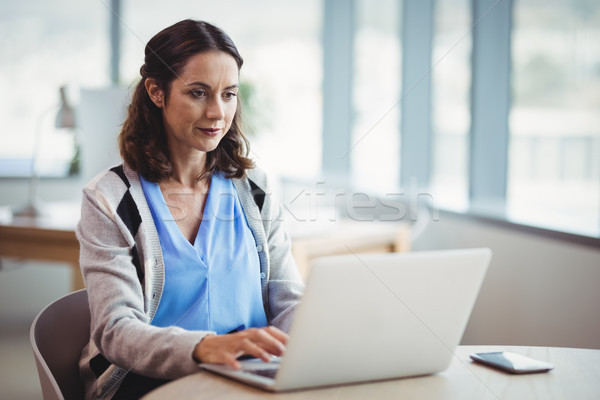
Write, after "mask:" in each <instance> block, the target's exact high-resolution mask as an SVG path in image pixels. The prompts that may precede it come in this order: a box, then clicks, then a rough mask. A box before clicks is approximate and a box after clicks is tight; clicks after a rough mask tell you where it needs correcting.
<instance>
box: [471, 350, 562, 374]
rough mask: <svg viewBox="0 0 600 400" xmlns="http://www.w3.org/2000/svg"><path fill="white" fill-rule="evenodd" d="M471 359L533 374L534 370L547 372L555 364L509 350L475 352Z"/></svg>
mask: <svg viewBox="0 0 600 400" xmlns="http://www.w3.org/2000/svg"><path fill="white" fill-rule="evenodd" d="M470 357H471V359H473V360H474V361H477V362H480V363H482V364H485V365H489V366H490V367H494V368H498V369H501V370H503V371H507V372H510V373H513V374H531V373H534V372H546V371H550V370H551V369H552V368H554V365H552V364H550V363H547V362H545V361H540V360H535V359H533V358H531V357H527V356H524V355H522V354H517V353H511V352H508V351H496V352H491V353H473V354H471V356H470Z"/></svg>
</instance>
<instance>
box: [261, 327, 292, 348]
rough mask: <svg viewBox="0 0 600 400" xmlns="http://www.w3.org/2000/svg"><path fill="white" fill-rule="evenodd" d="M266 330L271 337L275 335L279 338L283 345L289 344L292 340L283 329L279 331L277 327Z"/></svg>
mask: <svg viewBox="0 0 600 400" xmlns="http://www.w3.org/2000/svg"><path fill="white" fill-rule="evenodd" d="M265 329H266V330H267V331H268V332H269V333H270V334H271V335H273V336H274V337H275V338H277V339H278V340H279V341H280V342H281V343H283V344H287V342H288V339H289V338H290V336H289V335H288V334H287V333H285V332H284V331H282V330H281V329H279V328H277V327H275V326H268V327H266V328H265Z"/></svg>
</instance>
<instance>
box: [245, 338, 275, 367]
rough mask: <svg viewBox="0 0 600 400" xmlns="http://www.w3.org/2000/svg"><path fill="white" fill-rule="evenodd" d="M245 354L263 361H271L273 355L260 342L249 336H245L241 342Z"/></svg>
mask: <svg viewBox="0 0 600 400" xmlns="http://www.w3.org/2000/svg"><path fill="white" fill-rule="evenodd" d="M241 345H242V350H243V351H244V354H248V355H251V356H254V357H256V358H260V359H261V360H263V361H266V362H268V361H270V360H271V355H270V354H269V353H268V352H267V351H266V350H265V349H264V348H263V347H262V346H261V345H260V344H258V343H255V342H254V341H252V340H251V339H249V338H244V339H243V340H242V342H241Z"/></svg>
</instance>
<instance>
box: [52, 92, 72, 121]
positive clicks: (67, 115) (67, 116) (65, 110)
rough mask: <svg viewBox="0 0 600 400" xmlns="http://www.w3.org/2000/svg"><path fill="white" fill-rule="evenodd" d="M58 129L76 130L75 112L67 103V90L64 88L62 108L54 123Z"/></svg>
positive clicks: (61, 100)
mask: <svg viewBox="0 0 600 400" xmlns="http://www.w3.org/2000/svg"><path fill="white" fill-rule="evenodd" d="M54 126H55V127H56V128H75V127H76V124H75V110H74V109H73V107H71V106H70V105H69V102H68V101H67V95H66V89H65V87H64V86H61V87H60V108H59V110H58V112H57V113H56V122H55V123H54Z"/></svg>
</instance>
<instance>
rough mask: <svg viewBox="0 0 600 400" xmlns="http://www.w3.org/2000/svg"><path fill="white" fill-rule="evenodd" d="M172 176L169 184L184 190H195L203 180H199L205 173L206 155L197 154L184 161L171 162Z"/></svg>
mask: <svg viewBox="0 0 600 400" xmlns="http://www.w3.org/2000/svg"><path fill="white" fill-rule="evenodd" d="M171 164H172V166H173V175H172V176H171V178H169V182H170V183H172V184H177V185H179V186H182V187H185V188H190V189H193V188H196V187H197V186H198V184H199V183H201V181H204V179H198V178H200V177H201V176H202V175H203V174H204V173H205V172H206V153H203V152H198V153H197V154H196V155H195V156H194V157H190V158H187V159H186V160H178V159H175V160H171Z"/></svg>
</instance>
